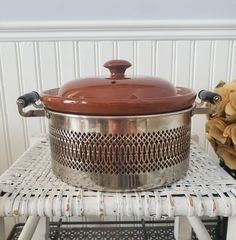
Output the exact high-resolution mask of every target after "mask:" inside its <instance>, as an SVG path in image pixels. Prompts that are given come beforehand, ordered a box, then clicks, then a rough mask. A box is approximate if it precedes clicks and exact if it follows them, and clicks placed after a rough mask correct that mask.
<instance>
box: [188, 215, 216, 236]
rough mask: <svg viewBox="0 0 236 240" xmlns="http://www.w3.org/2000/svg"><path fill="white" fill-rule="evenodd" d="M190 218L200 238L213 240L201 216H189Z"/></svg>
mask: <svg viewBox="0 0 236 240" xmlns="http://www.w3.org/2000/svg"><path fill="white" fill-rule="evenodd" d="M188 220H189V222H190V224H191V226H192V228H193V230H194V232H195V234H196V236H197V238H198V239H199V240H211V236H210V234H209V233H208V231H207V230H206V227H205V226H204V224H203V223H202V221H201V219H200V218H199V217H196V216H192V217H188Z"/></svg>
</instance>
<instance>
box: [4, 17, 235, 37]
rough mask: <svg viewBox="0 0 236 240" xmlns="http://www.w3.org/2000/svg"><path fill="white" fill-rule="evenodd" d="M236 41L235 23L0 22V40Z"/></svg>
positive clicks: (226, 21)
mask: <svg viewBox="0 0 236 240" xmlns="http://www.w3.org/2000/svg"><path fill="white" fill-rule="evenodd" d="M94 39H96V40H130V39H137V40H147V39H149V40H150V39H153V40H169V39H171V40H173V39H176V40H203V39H214V40H216V39H236V20H232V21H230V20H222V21H219V20H215V21H213V20H211V21H210V20H207V21H203V20H201V21H189V20H185V21H147V20H146V21H110V22H108V21H98V22H95V21H84V22H5V23H4V22H0V41H38V40H39V41H47V40H94Z"/></svg>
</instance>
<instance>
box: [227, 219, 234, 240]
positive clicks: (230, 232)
mask: <svg viewBox="0 0 236 240" xmlns="http://www.w3.org/2000/svg"><path fill="white" fill-rule="evenodd" d="M226 239H227V240H235V239H236V217H229V218H228V228H227V238H226Z"/></svg>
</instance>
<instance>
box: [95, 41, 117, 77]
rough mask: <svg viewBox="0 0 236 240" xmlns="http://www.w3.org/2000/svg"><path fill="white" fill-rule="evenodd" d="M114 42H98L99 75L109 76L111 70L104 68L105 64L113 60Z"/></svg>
mask: <svg viewBox="0 0 236 240" xmlns="http://www.w3.org/2000/svg"><path fill="white" fill-rule="evenodd" d="M113 58H114V56H113V42H112V41H101V42H98V62H97V64H98V66H97V69H98V73H99V75H109V74H110V73H109V70H108V69H106V68H104V67H103V64H104V63H105V62H107V61H109V60H111V59H113Z"/></svg>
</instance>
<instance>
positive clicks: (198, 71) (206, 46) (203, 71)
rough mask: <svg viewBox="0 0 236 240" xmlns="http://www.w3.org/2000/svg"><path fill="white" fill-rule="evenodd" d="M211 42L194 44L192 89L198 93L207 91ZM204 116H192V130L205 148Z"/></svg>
mask: <svg viewBox="0 0 236 240" xmlns="http://www.w3.org/2000/svg"><path fill="white" fill-rule="evenodd" d="M211 50H212V41H197V42H196V43H195V53H194V68H193V71H194V73H193V86H192V87H193V89H194V90H195V91H197V92H198V91H200V90H202V89H209V85H210V84H209V82H210V71H211V70H210V69H211V63H212V61H211ZM205 123H206V116H205V115H194V117H193V124H192V130H193V131H194V132H198V133H199V144H200V146H201V147H203V148H205V144H206V140H205Z"/></svg>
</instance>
